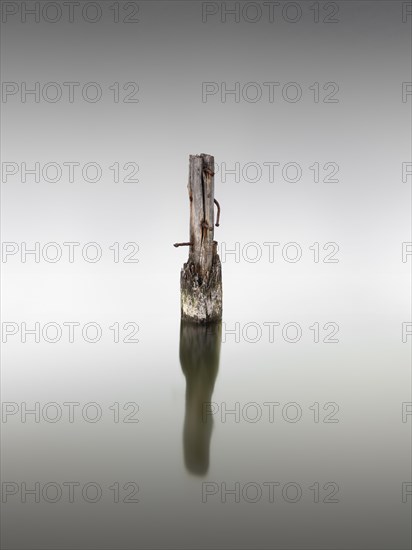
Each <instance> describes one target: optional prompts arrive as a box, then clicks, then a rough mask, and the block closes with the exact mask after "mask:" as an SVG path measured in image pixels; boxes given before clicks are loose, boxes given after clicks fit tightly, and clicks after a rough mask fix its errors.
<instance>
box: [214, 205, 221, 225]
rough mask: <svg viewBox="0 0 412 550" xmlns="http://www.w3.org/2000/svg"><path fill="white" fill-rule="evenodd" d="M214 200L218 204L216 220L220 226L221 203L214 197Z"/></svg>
mask: <svg viewBox="0 0 412 550" xmlns="http://www.w3.org/2000/svg"><path fill="white" fill-rule="evenodd" d="M214 202H215V204H216V206H217V220H216V227H219V220H220V204H219V203H218V202H217V200H216V199H214Z"/></svg>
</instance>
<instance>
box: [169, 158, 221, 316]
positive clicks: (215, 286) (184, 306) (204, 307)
mask: <svg viewBox="0 0 412 550" xmlns="http://www.w3.org/2000/svg"><path fill="white" fill-rule="evenodd" d="M188 191H189V201H190V242H189V243H180V244H179V243H176V244H175V246H183V245H188V246H189V247H190V248H189V259H188V261H187V263H185V264H184V266H183V268H182V270H181V274H180V293H181V315H182V319H184V320H186V321H193V322H196V323H209V322H215V321H220V320H221V319H222V268H221V264H220V259H219V255H218V253H217V242H216V241H215V240H214V239H213V237H214V203H215V198H214V158H213V157H212V156H211V155H205V154H203V153H202V154H201V155H190V157H189V183H188ZM219 210H220V207H219Z"/></svg>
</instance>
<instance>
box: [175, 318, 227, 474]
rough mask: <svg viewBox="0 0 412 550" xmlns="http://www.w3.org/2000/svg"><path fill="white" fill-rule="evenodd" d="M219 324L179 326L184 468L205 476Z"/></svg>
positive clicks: (218, 342) (216, 363) (182, 322)
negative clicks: (183, 380) (183, 386)
mask: <svg viewBox="0 0 412 550" xmlns="http://www.w3.org/2000/svg"><path fill="white" fill-rule="evenodd" d="M221 340H222V323H214V324H210V325H195V324H194V323H187V322H185V321H181V323H180V352H179V355H180V364H181V365H182V371H183V373H184V375H185V377H186V414H185V423H184V428H183V451H184V457H185V464H186V468H187V469H188V470H189V472H191V473H192V474H197V475H205V474H206V473H207V471H208V469H209V451H210V439H211V437H212V429H213V416H212V415H211V414H210V410H211V400H212V393H213V388H214V385H215V380H216V377H217V373H218V370H219V357H220V342H221Z"/></svg>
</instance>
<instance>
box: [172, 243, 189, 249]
mask: <svg viewBox="0 0 412 550" xmlns="http://www.w3.org/2000/svg"><path fill="white" fill-rule="evenodd" d="M173 246H174V247H175V248H177V247H178V246H192V243H175V244H174V245H173Z"/></svg>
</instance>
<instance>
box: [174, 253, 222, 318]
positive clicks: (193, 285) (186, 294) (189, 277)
mask: <svg viewBox="0 0 412 550" xmlns="http://www.w3.org/2000/svg"><path fill="white" fill-rule="evenodd" d="M216 244H217V243H216ZM214 248H216V247H214ZM180 303H181V314H182V319H183V320H184V321H192V322H194V323H212V322H216V321H221V320H222V266H221V263H220V258H219V255H218V253H217V252H216V251H214V253H213V261H212V267H211V270H210V272H209V276H208V278H207V279H204V280H202V278H201V277H200V276H199V274H198V273H196V270H195V266H194V264H193V263H191V262H190V260H189V261H188V262H187V263H185V264H184V266H183V268H182V270H181V272H180Z"/></svg>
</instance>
